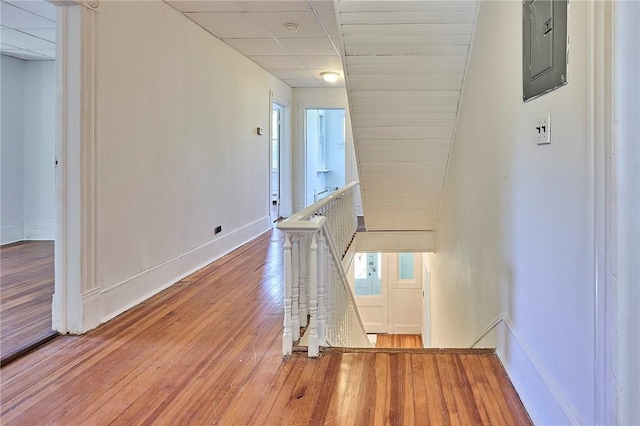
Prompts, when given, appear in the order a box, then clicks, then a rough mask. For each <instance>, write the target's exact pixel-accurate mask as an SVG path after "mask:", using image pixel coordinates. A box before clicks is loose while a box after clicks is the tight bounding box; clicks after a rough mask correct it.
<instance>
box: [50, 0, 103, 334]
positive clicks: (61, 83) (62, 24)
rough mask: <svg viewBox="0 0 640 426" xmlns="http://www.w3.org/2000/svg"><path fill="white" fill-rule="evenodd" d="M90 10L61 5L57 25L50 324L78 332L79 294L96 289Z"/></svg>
mask: <svg viewBox="0 0 640 426" xmlns="http://www.w3.org/2000/svg"><path fill="white" fill-rule="evenodd" d="M95 13H96V11H94V10H93V9H90V8H87V7H85V6H84V5H83V6H78V5H72V6H65V7H60V8H59V9H58V11H57V23H56V28H57V30H56V38H57V40H58V42H57V43H56V92H57V105H56V106H57V108H56V114H57V116H56V158H57V159H58V166H57V167H56V219H55V220H56V223H55V237H56V238H55V240H56V250H55V293H54V296H53V310H52V313H53V324H52V325H53V328H54V329H55V330H57V331H59V332H61V333H82V332H84V331H86V330H88V327H87V325H86V324H85V323H84V315H83V296H82V295H83V294H84V293H88V292H90V291H91V290H93V289H95V288H98V287H99V283H98V282H97V281H96V278H97V274H96V270H95V265H96V264H97V262H96V256H97V251H96V244H95V243H96V229H97V226H98V218H97V217H96V216H97V213H96V211H97V210H96V205H95V203H96V200H97V195H96V192H97V187H96V185H95V176H96V152H95V150H96V144H95V131H94V126H95V88H96V75H95V60H96V57H95V37H96V36H95Z"/></svg>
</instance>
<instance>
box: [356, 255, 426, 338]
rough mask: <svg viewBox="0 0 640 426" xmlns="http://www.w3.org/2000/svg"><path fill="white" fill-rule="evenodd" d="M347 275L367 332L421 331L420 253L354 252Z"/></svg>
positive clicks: (399, 332)
mask: <svg viewBox="0 0 640 426" xmlns="http://www.w3.org/2000/svg"><path fill="white" fill-rule="evenodd" d="M348 274H349V279H350V282H351V288H352V289H353V294H354V296H355V299H356V305H357V306H358V311H359V312H360V318H362V323H363V325H364V328H365V330H366V331H367V333H379V334H382V333H389V334H421V333H422V328H423V318H422V317H423V302H422V300H423V299H422V255H421V254H420V253H356V254H355V256H354V258H353V261H352V262H351V267H350V270H349V271H348Z"/></svg>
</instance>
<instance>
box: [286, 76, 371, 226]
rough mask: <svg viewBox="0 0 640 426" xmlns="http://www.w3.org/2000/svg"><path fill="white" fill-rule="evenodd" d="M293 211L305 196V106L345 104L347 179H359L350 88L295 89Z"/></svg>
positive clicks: (359, 209)
mask: <svg viewBox="0 0 640 426" xmlns="http://www.w3.org/2000/svg"><path fill="white" fill-rule="evenodd" d="M293 100H294V102H293V108H294V112H293V126H292V134H293V144H292V147H293V150H292V158H293V211H294V212H296V211H299V210H301V209H303V208H304V200H305V173H306V171H305V170H304V168H305V167H304V166H305V163H306V160H305V140H304V110H305V108H345V115H346V127H347V129H346V139H347V143H346V145H347V146H346V150H345V152H346V156H347V158H346V167H345V169H346V172H345V173H346V176H345V181H346V183H350V182H352V181H354V180H358V167H357V163H356V158H355V150H354V146H353V134H352V132H351V121H350V118H349V108H348V101H347V91H346V89H344V88H335V89H301V88H296V89H293ZM356 212H357V214H358V215H362V201H361V198H360V191H359V190H358V193H357V197H356Z"/></svg>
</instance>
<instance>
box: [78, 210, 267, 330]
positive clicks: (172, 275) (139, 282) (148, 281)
mask: <svg viewBox="0 0 640 426" xmlns="http://www.w3.org/2000/svg"><path fill="white" fill-rule="evenodd" d="M269 229H270V223H269V217H268V216H266V217H264V218H262V219H259V220H257V221H255V222H253V223H250V224H248V225H246V226H244V227H242V228H239V229H236V230H235V231H232V232H230V233H227V234H223V235H221V236H219V237H218V238H215V239H214V240H212V241H210V242H208V243H207V244H204V245H202V246H200V247H197V248H195V249H193V250H191V251H189V252H187V253H184V254H182V255H180V256H177V257H175V258H174V259H171V260H169V261H167V262H164V263H162V264H160V265H157V266H155V267H153V268H150V269H148V270H146V271H143V272H141V273H139V274H136V275H135V276H133V277H130V278H128V279H126V280H123V281H121V282H119V283H116V284H113V285H111V286H109V287H107V288H103V289H101V290H100V291H99V297H98V300H99V306H96V298H95V295H94V294H93V293H91V294H87V298H86V299H85V298H84V297H83V311H84V312H85V315H84V319H85V324H84V325H85V331H88V330H90V329H91V328H93V327H95V326H97V325H98V324H99V323H102V322H106V321H109V320H110V319H112V318H114V317H116V316H118V315H120V314H121V313H123V312H125V311H127V310H128V309H130V308H132V307H134V306H136V305H138V304H140V303H141V302H143V301H144V300H146V299H148V298H149V297H151V296H153V295H155V294H157V293H159V292H161V291H162V290H165V289H166V288H168V287H171V286H172V285H173V284H175V283H176V282H178V281H180V280H181V279H183V278H184V277H186V276H189V275H191V274H192V273H194V272H195V271H197V270H199V269H201V268H203V267H205V266H206V265H208V264H210V263H211V262H213V261H215V260H217V259H219V258H221V257H222V256H224V255H226V254H228V253H229V252H231V251H233V250H235V249H236V248H238V247H240V246H241V245H243V244H245V243H247V242H249V241H251V240H253V239H254V238H256V237H258V236H259V235H261V234H263V233H265V232H267V231H268V230H269ZM96 307H97V309H96ZM92 309H95V312H99V313H100V315H99V317H98V318H97V319H96V318H94V316H93V315H92V314H90V312H91V310H92Z"/></svg>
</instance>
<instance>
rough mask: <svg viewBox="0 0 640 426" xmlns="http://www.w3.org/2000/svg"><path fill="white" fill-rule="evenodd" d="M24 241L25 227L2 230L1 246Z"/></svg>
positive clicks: (0, 235) (10, 227) (11, 227)
mask: <svg viewBox="0 0 640 426" xmlns="http://www.w3.org/2000/svg"><path fill="white" fill-rule="evenodd" d="M22 240H24V225H14V226H6V227H4V228H2V229H1V230H0V244H2V245H4V244H11V243H16V242H18V241H22Z"/></svg>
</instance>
